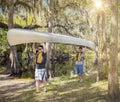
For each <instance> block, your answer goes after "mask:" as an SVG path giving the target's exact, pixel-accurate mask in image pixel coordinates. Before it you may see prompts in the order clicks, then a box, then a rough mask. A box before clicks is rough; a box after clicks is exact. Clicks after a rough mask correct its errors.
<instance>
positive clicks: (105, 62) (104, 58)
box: [101, 11, 108, 66]
mask: <svg viewBox="0 0 120 102" xmlns="http://www.w3.org/2000/svg"><path fill="white" fill-rule="evenodd" d="M101 13H102V14H101V16H102V33H101V34H102V41H101V42H102V66H104V65H108V58H107V44H106V34H105V12H104V11H102V12H101Z"/></svg>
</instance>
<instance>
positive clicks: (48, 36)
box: [7, 28, 95, 50]
mask: <svg viewBox="0 0 120 102" xmlns="http://www.w3.org/2000/svg"><path fill="white" fill-rule="evenodd" d="M7 39H8V42H9V44H10V45H11V46H13V45H18V44H24V43H34V42H36V43H42V42H49V43H62V44H70V45H79V46H85V47H87V48H90V49H91V50H95V43H94V42H92V41H89V40H86V39H81V38H76V37H72V36H66V35H61V34H54V33H48V32H39V31H34V30H26V29H15V28H14V29H10V30H9V31H8V32H7Z"/></svg>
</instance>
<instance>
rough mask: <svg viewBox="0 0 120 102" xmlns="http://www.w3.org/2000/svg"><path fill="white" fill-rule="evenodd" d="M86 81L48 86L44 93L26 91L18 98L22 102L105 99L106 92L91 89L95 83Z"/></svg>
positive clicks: (91, 101)
mask: <svg viewBox="0 0 120 102" xmlns="http://www.w3.org/2000/svg"><path fill="white" fill-rule="evenodd" d="M88 80H89V79H86V80H85V81H84V82H82V83H78V82H77V81H75V80H74V79H72V80H68V81H65V82H63V83H62V82H59V83H58V84H55V85H54V84H52V85H49V86H48V87H47V92H46V93H42V92H41V93H39V94H33V93H34V90H33V91H26V92H24V93H22V94H21V95H20V96H19V97H21V99H23V100H22V101H23V102H97V100H100V99H106V95H107V90H104V89H101V88H100V87H97V86H96V87H93V86H92V84H94V83H95V82H92V81H90V80H89V81H88ZM99 85H100V84H99ZM101 85H104V84H101Z"/></svg>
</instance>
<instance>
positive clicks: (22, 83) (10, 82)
mask: <svg viewBox="0 0 120 102" xmlns="http://www.w3.org/2000/svg"><path fill="white" fill-rule="evenodd" d="M34 87H35V86H34V80H31V79H13V78H11V77H8V75H6V74H0V102H8V101H10V100H13V99H14V98H16V97H17V96H19V95H20V93H21V92H23V91H26V90H31V89H34Z"/></svg>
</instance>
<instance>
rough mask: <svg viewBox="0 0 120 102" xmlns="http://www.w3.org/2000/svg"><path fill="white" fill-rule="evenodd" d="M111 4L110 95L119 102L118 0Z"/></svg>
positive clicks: (113, 101)
mask: <svg viewBox="0 0 120 102" xmlns="http://www.w3.org/2000/svg"><path fill="white" fill-rule="evenodd" d="M110 4H111V35H110V66H109V75H108V95H109V98H110V99H111V100H112V102H115V101H116V102H118V99H119V83H118V71H117V69H118V66H117V65H118V0H110Z"/></svg>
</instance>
